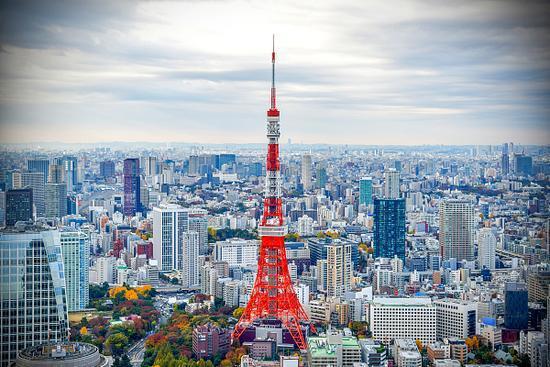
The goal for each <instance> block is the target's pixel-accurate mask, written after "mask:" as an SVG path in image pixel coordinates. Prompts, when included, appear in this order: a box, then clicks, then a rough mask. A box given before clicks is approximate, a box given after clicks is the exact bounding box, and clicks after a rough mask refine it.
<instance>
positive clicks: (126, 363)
mask: <svg viewBox="0 0 550 367" xmlns="http://www.w3.org/2000/svg"><path fill="white" fill-rule="evenodd" d="M120 367H133V366H132V362H130V358H129V357H128V355H127V354H125V355H123V356H122V358H121V359H120Z"/></svg>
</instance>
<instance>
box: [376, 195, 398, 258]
mask: <svg viewBox="0 0 550 367" xmlns="http://www.w3.org/2000/svg"><path fill="white" fill-rule="evenodd" d="M373 240H374V256H375V257H387V258H392V257H394V256H397V257H398V258H400V259H401V260H403V262H405V199H378V198H377V199H374V237H373Z"/></svg>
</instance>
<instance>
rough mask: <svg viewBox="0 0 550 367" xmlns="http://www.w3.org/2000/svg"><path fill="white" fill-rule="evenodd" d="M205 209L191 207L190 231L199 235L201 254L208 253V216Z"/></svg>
mask: <svg viewBox="0 0 550 367" xmlns="http://www.w3.org/2000/svg"><path fill="white" fill-rule="evenodd" d="M207 213H208V212H207V211H206V210H204V209H191V210H190V212H189V231H194V232H197V233H198V235H199V254H200V255H206V254H208V217H207Z"/></svg>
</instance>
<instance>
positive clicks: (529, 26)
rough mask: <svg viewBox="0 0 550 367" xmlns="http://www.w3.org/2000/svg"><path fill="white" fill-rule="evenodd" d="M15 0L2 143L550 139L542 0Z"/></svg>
mask: <svg viewBox="0 0 550 367" xmlns="http://www.w3.org/2000/svg"><path fill="white" fill-rule="evenodd" d="M294 3H295V2H293V1H277V2H275V1H239V0H235V1H204V2H200V1H182V2H130V1H128V2H127V1H114V2H113V1H111V2H109V1H99V2H80V1H77V2H63V1H47V2H45V1H17V2H16V1H4V2H2V4H1V5H0V19H1V22H0V24H1V28H2V31H1V34H0V47H1V48H0V55H1V58H0V143H28V142H57V141H60V142H65V143H84V142H112V141H128V142H133V141H148V142H158V143H165V142H205V143H257V142H261V141H263V137H264V135H265V132H264V131H265V111H266V109H267V107H268V104H269V87H270V77H271V76H270V72H271V69H270V52H271V34H272V33H275V34H276V49H277V92H278V106H279V108H280V110H281V130H282V140H283V141H284V142H286V141H287V139H288V138H291V139H292V141H293V142H303V143H306V144H308V143H334V144H362V145H379V144H380V145H382V144H387V145H401V144H402V145H422V144H457V145H462V144H500V143H502V142H505V141H514V142H518V143H522V144H548V143H549V142H550V48H549V46H550V20H549V19H548V17H547V14H549V13H550V5H549V4H550V3H548V2H544V1H523V2H520V1H496V0H495V1H487V0H483V1H446V2H441V1H435V0H429V1H428V0H426V1H404V0H402V1H392V2H384V3H382V2H378V1H335V0H334V1H323V2H315V1H311V2H309V1H308V2H301V3H300V5H296V4H294Z"/></svg>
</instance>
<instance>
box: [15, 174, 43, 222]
mask: <svg viewBox="0 0 550 367" xmlns="http://www.w3.org/2000/svg"><path fill="white" fill-rule="evenodd" d="M21 186H22V187H24V188H31V189H32V202H33V204H34V208H35V210H36V217H43V216H44V214H45V211H46V207H45V197H44V195H45V192H44V191H45V186H44V173H43V172H23V173H21Z"/></svg>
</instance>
